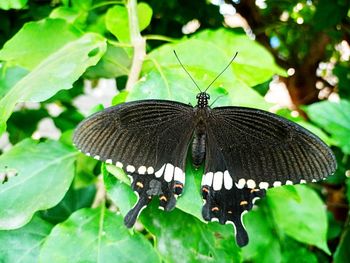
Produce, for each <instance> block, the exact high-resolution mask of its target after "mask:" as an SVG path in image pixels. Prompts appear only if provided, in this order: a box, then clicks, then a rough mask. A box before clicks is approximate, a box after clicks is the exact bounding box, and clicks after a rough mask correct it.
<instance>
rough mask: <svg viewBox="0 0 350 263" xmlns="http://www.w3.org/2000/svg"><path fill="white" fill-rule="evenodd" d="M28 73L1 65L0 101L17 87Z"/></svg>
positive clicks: (17, 68)
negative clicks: (14, 86) (13, 87)
mask: <svg viewBox="0 0 350 263" xmlns="http://www.w3.org/2000/svg"><path fill="white" fill-rule="evenodd" d="M27 74H28V71H27V70H25V69H23V68H21V67H11V68H7V67H6V66H5V64H1V63H0V99H1V98H2V97H3V96H5V94H6V93H7V92H8V91H9V90H10V89H11V87H12V86H13V85H15V84H16V83H17V82H18V81H19V80H20V79H21V78H23V77H24V76H25V75H27Z"/></svg>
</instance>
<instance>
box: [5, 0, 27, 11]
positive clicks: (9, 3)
mask: <svg viewBox="0 0 350 263" xmlns="http://www.w3.org/2000/svg"><path fill="white" fill-rule="evenodd" d="M27 2H28V0H1V1H0V9H4V10H9V9H22V8H23V7H25V6H26V5H27Z"/></svg>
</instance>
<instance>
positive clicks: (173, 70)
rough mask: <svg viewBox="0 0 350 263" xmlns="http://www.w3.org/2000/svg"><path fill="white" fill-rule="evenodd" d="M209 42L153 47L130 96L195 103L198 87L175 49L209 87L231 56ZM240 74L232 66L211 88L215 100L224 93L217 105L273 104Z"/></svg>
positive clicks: (191, 70) (265, 107) (200, 84)
mask: <svg viewBox="0 0 350 263" xmlns="http://www.w3.org/2000/svg"><path fill="white" fill-rule="evenodd" d="M208 45H211V44H210V43H209V42H207V41H202V40H196V39H190V40H185V41H182V42H180V43H178V44H166V45H163V46H161V47H160V48H158V49H155V50H154V51H152V52H151V53H150V54H149V56H148V58H147V59H148V61H147V63H145V64H144V67H143V75H144V78H142V79H141V80H140V81H139V82H138V83H137V85H136V86H135V87H134V88H133V89H132V90H131V92H130V94H129V96H128V100H136V99H141V98H160V99H171V100H176V101H181V102H185V103H191V104H192V105H195V104H196V100H195V98H196V96H195V95H196V94H197V93H198V89H197V88H196V87H195V85H194V84H193V83H192V81H191V79H190V78H189V77H188V76H187V75H186V73H185V72H184V70H183V69H182V67H181V65H180V64H179V62H178V61H177V60H176V58H175V56H174V55H173V50H176V51H177V53H178V55H179V56H180V58H181V60H182V62H183V64H184V65H185V67H186V68H187V69H188V70H189V71H190V73H191V74H192V76H193V77H194V79H195V80H196V81H197V83H198V85H199V87H201V88H202V89H205V87H207V86H208V85H209V83H210V82H211V81H212V80H213V79H214V78H215V77H216V76H217V74H218V72H219V71H220V70H221V69H223V68H224V67H225V66H226V63H227V56H226V55H225V54H223V52H222V50H221V49H219V48H218V47H216V46H211V47H210V48H208ZM189 47H191V48H189ZM203 54H205V56H203ZM238 78H239V76H238V74H236V73H235V71H234V70H233V68H232V67H231V68H228V69H227V70H226V72H225V73H224V74H223V75H222V76H220V78H219V79H218V80H217V81H216V82H215V83H214V85H213V87H212V88H210V90H209V92H210V95H211V98H212V101H214V100H215V99H216V98H218V97H219V96H220V99H218V100H217V101H216V102H215V104H214V105H215V106H220V105H239V106H254V107H257V108H262V109H268V108H269V104H268V103H267V102H265V100H264V99H263V97H262V96H260V95H259V94H258V93H257V92H256V91H255V90H253V89H251V88H249V87H248V86H247V84H245V83H244V82H243V81H241V80H240V79H238ZM222 95H224V96H222Z"/></svg>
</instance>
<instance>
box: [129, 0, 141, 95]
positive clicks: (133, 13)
mask: <svg viewBox="0 0 350 263" xmlns="http://www.w3.org/2000/svg"><path fill="white" fill-rule="evenodd" d="M126 7H127V10H128V19H129V31H130V39H131V44H132V46H133V47H134V56H133V59H132V64H131V68H130V74H129V77H128V81H127V83H126V90H127V91H130V90H131V89H132V87H133V86H134V85H135V84H136V82H137V80H138V79H139V75H140V72H141V69H142V64H143V60H144V58H145V56H146V51H145V50H146V40H145V38H143V37H142V36H141V33H140V28H139V19H138V16H137V0H129V1H128V3H127V5H126Z"/></svg>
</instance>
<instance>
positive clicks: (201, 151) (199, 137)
mask: <svg viewBox="0 0 350 263" xmlns="http://www.w3.org/2000/svg"><path fill="white" fill-rule="evenodd" d="M205 138H206V136H205V133H199V134H197V133H195V135H194V138H193V142H192V163H193V165H194V166H195V167H196V168H198V167H199V166H200V165H201V164H202V163H203V162H204V159H205Z"/></svg>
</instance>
